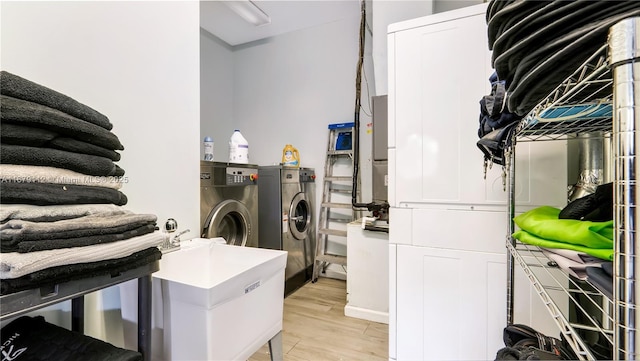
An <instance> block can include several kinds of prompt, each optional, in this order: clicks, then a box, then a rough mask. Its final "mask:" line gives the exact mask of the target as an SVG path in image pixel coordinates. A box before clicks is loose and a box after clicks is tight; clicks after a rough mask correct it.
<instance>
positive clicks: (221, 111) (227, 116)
mask: <svg viewBox="0 0 640 361" xmlns="http://www.w3.org/2000/svg"><path fill="white" fill-rule="evenodd" d="M233 74H234V66H233V48H232V47H231V46H229V45H228V44H227V43H225V42H224V41H222V40H220V39H218V38H217V37H215V36H214V35H212V34H210V33H209V32H207V31H206V30H204V29H202V28H201V29H200V111H201V112H200V138H201V139H200V140H201V141H202V140H203V139H204V137H206V136H210V137H212V138H213V142H214V146H213V147H214V151H213V160H215V161H220V162H226V161H228V160H229V137H231V134H232V133H233V130H234V129H235V128H234V126H235V123H234V117H233V89H234V87H235V85H234V76H233ZM203 156H204V148H203V147H202V146H201V147H200V159H203Z"/></svg>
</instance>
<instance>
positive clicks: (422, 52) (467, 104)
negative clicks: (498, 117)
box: [388, 4, 566, 207]
mask: <svg viewBox="0 0 640 361" xmlns="http://www.w3.org/2000/svg"><path fill="white" fill-rule="evenodd" d="M485 8H486V4H481V5H477V6H472V7H468V8H463V9H460V10H456V11H451V12H447V13H441V14H436V15H431V16H427V17H424V18H419V19H414V20H410V21H407V22H402V23H397V24H392V25H390V27H389V38H388V43H389V64H390V66H389V95H388V99H389V139H388V143H389V148H390V152H389V158H390V159H389V177H390V178H391V177H393V179H391V180H390V187H389V199H390V204H391V205H392V206H396V207H403V206H406V207H413V206H415V205H416V204H421V203H439V204H448V205H455V204H458V205H467V204H479V205H501V204H504V202H505V199H506V195H505V193H504V190H503V179H502V171H501V169H500V168H501V167H500V166H497V165H496V166H495V167H493V169H491V170H489V171H488V173H487V180H486V182H485V181H484V179H483V156H482V153H481V152H480V150H479V149H478V148H477V146H476V142H477V141H478V135H477V131H478V118H479V114H480V105H479V101H480V99H481V98H482V96H483V95H486V94H489V93H490V90H491V87H490V83H489V80H488V78H489V76H490V75H491V74H492V73H493V69H492V68H491V53H490V51H489V50H488V41H487V29H486V23H485ZM565 154H566V143H562V142H558V143H555V144H552V145H549V144H544V145H543V146H540V145H531V144H526V145H523V146H522V147H521V148H520V147H519V148H518V159H517V164H516V171H517V172H518V173H519V174H518V176H519V179H529V180H530V181H529V182H527V183H524V182H523V184H520V185H519V189H517V190H516V191H517V192H518V194H517V201H518V202H519V203H520V204H547V205H549V204H555V203H554V202H555V201H556V200H557V199H558V198H560V199H562V198H563V197H565V194H566V187H565V186H564V185H566V155H565ZM520 175H521V176H522V177H520ZM550 185H551V186H550Z"/></svg>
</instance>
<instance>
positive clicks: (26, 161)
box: [0, 144, 124, 176]
mask: <svg viewBox="0 0 640 361" xmlns="http://www.w3.org/2000/svg"><path fill="white" fill-rule="evenodd" d="M0 153H1V154H2V157H1V158H0V163H2V164H22V165H38V166H46V167H55V168H63V169H69V170H72V171H74V172H78V173H82V174H88V175H97V176H121V175H124V170H123V169H122V168H120V167H118V166H117V165H116V164H115V163H113V161H112V160H111V159H109V158H105V157H97V156H95V155H88V154H79V153H71V152H67V151H64V150H58V149H51V148H36V147H25V146H22V145H10V144H0Z"/></svg>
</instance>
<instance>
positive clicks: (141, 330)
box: [138, 274, 151, 360]
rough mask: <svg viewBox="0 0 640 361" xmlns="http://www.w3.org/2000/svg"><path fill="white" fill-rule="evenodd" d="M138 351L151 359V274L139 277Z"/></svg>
mask: <svg viewBox="0 0 640 361" xmlns="http://www.w3.org/2000/svg"><path fill="white" fill-rule="evenodd" d="M138 352H140V353H141V354H142V359H143V360H150V359H151V275H150V274H149V275H146V276H142V277H140V278H138Z"/></svg>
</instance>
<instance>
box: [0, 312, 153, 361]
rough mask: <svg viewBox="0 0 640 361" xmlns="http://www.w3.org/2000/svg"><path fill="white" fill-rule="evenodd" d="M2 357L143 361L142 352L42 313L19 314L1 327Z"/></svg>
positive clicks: (38, 360) (35, 359)
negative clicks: (50, 320)
mask: <svg viewBox="0 0 640 361" xmlns="http://www.w3.org/2000/svg"><path fill="white" fill-rule="evenodd" d="M1 337H2V356H3V358H2V359H3V360H7V361H9V360H16V361H21V360H23V361H25V360H29V361H45V360H47V361H50V360H51V361H53V360H56V361H77V360H108V361H142V360H143V358H142V354H141V353H139V352H136V351H131V350H126V349H123V348H119V347H116V346H114V345H112V344H110V343H108V342H104V341H102V340H98V339H96V338H93V337H91V336H87V335H83V334H82V333H79V332H74V331H70V330H67V329H66V328H63V327H60V326H57V325H54V324H52V323H48V322H47V321H45V320H44V317H42V316H35V317H31V316H21V317H19V318H17V319H15V320H13V321H11V322H10V323H9V324H8V325H6V326H4V327H3V328H2V336H1Z"/></svg>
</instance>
